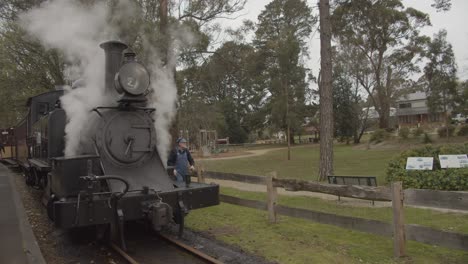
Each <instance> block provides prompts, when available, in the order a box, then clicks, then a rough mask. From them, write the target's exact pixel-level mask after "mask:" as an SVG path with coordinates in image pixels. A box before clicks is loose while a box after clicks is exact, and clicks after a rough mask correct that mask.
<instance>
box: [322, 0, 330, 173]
mask: <svg viewBox="0 0 468 264" xmlns="http://www.w3.org/2000/svg"><path fill="white" fill-rule="evenodd" d="M319 12H320V58H321V59H320V67H321V70H320V71H321V81H320V84H319V85H320V87H319V93H320V169H319V180H320V181H323V180H325V179H326V178H327V176H328V175H333V90H332V89H333V87H332V50H331V32H332V30H331V20H330V1H329V0H320V1H319Z"/></svg>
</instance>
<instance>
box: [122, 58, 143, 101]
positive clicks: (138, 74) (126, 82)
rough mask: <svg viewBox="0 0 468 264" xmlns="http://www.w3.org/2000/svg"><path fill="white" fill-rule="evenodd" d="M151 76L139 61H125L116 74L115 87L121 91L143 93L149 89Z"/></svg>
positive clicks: (135, 93) (132, 93)
mask: <svg viewBox="0 0 468 264" xmlns="http://www.w3.org/2000/svg"><path fill="white" fill-rule="evenodd" d="M149 84H150V76H149V73H148V71H147V70H146V68H145V67H144V66H143V65H141V64H140V63H138V62H129V63H125V64H124V65H123V66H122V67H121V68H120V70H119V72H118V73H117V74H116V75H115V88H116V89H117V91H118V92H119V93H123V92H127V93H129V94H131V95H141V94H143V93H144V92H146V90H147V89H148V87H149Z"/></svg>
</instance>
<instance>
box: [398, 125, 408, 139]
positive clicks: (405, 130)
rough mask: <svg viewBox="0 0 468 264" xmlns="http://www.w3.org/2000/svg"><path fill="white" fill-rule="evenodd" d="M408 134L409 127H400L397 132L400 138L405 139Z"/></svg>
mask: <svg viewBox="0 0 468 264" xmlns="http://www.w3.org/2000/svg"><path fill="white" fill-rule="evenodd" d="M409 134H410V130H409V128H407V127H402V128H400V131H399V132H398V135H399V136H400V137H401V138H402V139H407V138H408V137H409Z"/></svg>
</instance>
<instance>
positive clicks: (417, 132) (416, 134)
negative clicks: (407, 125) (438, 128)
mask: <svg viewBox="0 0 468 264" xmlns="http://www.w3.org/2000/svg"><path fill="white" fill-rule="evenodd" d="M422 134H424V129H423V128H422V127H418V128H416V129H415V130H414V131H413V135H414V137H419V136H421V135H422Z"/></svg>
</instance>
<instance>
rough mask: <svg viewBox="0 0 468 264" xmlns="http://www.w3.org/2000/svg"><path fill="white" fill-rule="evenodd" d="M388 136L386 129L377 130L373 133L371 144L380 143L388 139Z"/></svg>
mask: <svg viewBox="0 0 468 264" xmlns="http://www.w3.org/2000/svg"><path fill="white" fill-rule="evenodd" d="M388 136H389V134H388V132H387V131H386V130H385V129H377V130H375V131H374V132H372V134H371V137H370V142H375V143H380V142H382V141H384V140H385V139H387V138H388Z"/></svg>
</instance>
